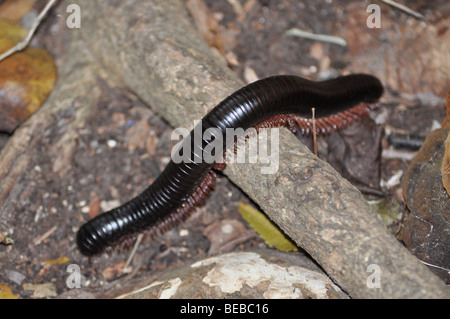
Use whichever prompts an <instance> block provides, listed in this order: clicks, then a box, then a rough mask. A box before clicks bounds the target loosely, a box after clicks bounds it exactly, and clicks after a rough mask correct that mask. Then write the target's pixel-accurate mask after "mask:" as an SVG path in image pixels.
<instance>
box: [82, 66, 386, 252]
mask: <svg viewBox="0 0 450 319" xmlns="http://www.w3.org/2000/svg"><path fill="white" fill-rule="evenodd" d="M382 93H383V86H382V84H381V83H380V81H379V80H378V79H377V78H376V77H374V76H371V75H366V74H353V75H348V76H343V77H339V78H335V79H331V80H326V81H321V82H313V81H310V80H306V79H304V78H301V77H297V76H288V75H286V76H273V77H269V78H265V79H262V80H259V81H256V82H254V83H251V84H249V85H247V86H245V87H243V88H241V89H239V90H238V91H236V92H234V93H233V94H231V95H230V96H228V97H227V98H226V99H225V100H223V101H222V102H221V103H219V104H218V105H217V106H216V107H215V108H214V109H212V110H211V111H210V112H209V113H208V114H207V115H206V116H205V117H204V118H203V119H202V121H201V127H202V128H201V129H202V133H203V132H204V131H205V130H207V129H209V128H214V129H215V132H218V135H217V134H216V136H214V135H213V136H212V137H211V138H203V139H202V140H201V141H200V143H199V144H198V143H197V144H198V145H197V144H195V142H193V141H194V140H195V139H194V138H193V132H194V130H192V131H191V134H190V135H189V136H187V137H186V138H185V139H184V140H183V142H184V141H187V143H191V144H192V147H191V152H192V154H190V156H189V158H190V160H188V161H183V162H181V163H178V162H177V163H176V162H175V161H174V160H173V159H172V160H171V161H170V163H169V164H168V165H167V167H166V168H165V169H164V171H163V172H162V173H161V175H160V176H159V177H158V178H157V179H156V180H155V182H154V183H153V184H152V185H150V186H149V187H148V188H147V189H146V190H144V191H143V192H142V193H141V194H140V195H139V196H137V197H135V198H134V199H132V200H130V201H129V202H127V203H125V204H123V205H122V206H120V207H118V208H115V209H113V210H111V211H109V212H106V213H103V214H101V215H99V216H97V217H95V218H93V219H92V220H90V221H89V222H87V223H86V224H84V225H83V226H82V227H81V228H80V230H79V231H78V233H77V244H78V247H79V249H80V251H81V253H82V254H84V255H87V256H92V255H95V254H98V253H100V252H102V251H103V250H104V249H105V248H106V247H108V246H111V245H112V244H115V243H116V242H118V241H119V240H120V239H121V238H123V237H125V236H129V235H132V234H136V233H139V232H141V231H143V230H144V229H149V230H150V232H151V233H155V232H163V231H165V230H168V229H169V228H171V227H174V226H176V225H177V224H179V223H180V222H181V221H183V220H185V219H186V218H187V217H188V216H189V214H190V213H191V212H192V210H193V209H194V208H195V207H196V206H198V205H199V204H200V203H201V202H202V201H203V199H204V198H205V197H206V196H207V195H208V194H209V192H210V190H211V187H212V184H213V182H214V179H215V178H216V174H215V172H214V170H213V168H214V165H216V164H215V163H214V162H211V161H208V162H207V161H205V160H201V159H200V160H198V159H199V158H198V154H201V153H198V151H202V150H204V149H205V147H206V146H207V145H208V144H210V143H211V142H212V141H213V140H214V139H215V138H222V141H223V142H224V143H225V142H226V139H225V138H223V136H224V135H225V131H226V129H229V128H242V129H243V130H247V129H248V128H251V127H255V126H276V125H278V126H279V125H281V124H282V125H286V124H292V120H293V121H295V122H296V123H297V124H298V126H299V127H300V129H301V131H302V132H309V131H310V130H311V119H310V113H311V108H315V116H316V128H317V131H318V132H323V133H326V132H329V131H331V130H337V129H341V128H343V127H346V126H347V125H349V124H351V123H352V122H353V121H356V120H358V119H359V118H361V117H363V116H365V115H367V114H368V112H369V110H370V109H371V108H373V104H361V103H363V102H364V103H372V102H375V101H376V100H377V99H378V98H379V97H380V96H381V95H382ZM288 115H289V117H288ZM291 115H293V116H292V117H291ZM220 135H222V136H220ZM201 136H205V135H203V134H201ZM224 147H225V148H224V149H226V148H227V147H230V145H228V144H227V145H224ZM194 159H197V160H194Z"/></svg>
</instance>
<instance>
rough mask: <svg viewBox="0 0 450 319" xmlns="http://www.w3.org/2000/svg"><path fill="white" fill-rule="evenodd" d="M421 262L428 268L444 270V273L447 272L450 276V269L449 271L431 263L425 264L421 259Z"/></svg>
mask: <svg viewBox="0 0 450 319" xmlns="http://www.w3.org/2000/svg"><path fill="white" fill-rule="evenodd" d="M419 261H420V262H421V263H422V264H424V265H427V266H430V267H433V268H436V269H441V270H444V271H446V272H448V273H449V274H450V269H447V268H444V267H440V266H437V265H433V264H429V263H426V262H424V261H423V260H420V259H419Z"/></svg>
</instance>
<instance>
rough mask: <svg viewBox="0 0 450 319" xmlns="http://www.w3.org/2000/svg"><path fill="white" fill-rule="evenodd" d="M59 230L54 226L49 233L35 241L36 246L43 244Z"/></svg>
mask: <svg viewBox="0 0 450 319" xmlns="http://www.w3.org/2000/svg"><path fill="white" fill-rule="evenodd" d="M57 229H58V228H57V227H56V226H53V227H52V228H50V229H49V230H48V231H46V232H45V233H44V234H43V235H41V236H39V237H38V238H36V239H35V240H34V242H33V243H34V245H35V246H37V245H39V244H40V243H42V242H43V241H44V240H46V239H47V238H48V237H50V235H51V234H53V233H54V232H55V231H56V230H57Z"/></svg>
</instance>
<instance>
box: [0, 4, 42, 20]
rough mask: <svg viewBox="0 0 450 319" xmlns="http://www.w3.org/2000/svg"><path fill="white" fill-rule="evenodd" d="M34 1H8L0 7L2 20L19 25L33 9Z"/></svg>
mask: <svg viewBox="0 0 450 319" xmlns="http://www.w3.org/2000/svg"><path fill="white" fill-rule="evenodd" d="M33 4H34V0H6V1H5V2H4V3H2V5H0V19H4V20H7V21H8V22H11V23H19V21H20V19H22V17H23V16H24V15H25V14H27V13H28V12H30V11H31V9H33Z"/></svg>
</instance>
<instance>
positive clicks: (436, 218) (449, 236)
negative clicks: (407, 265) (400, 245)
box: [402, 127, 450, 283]
mask: <svg viewBox="0 0 450 319" xmlns="http://www.w3.org/2000/svg"><path fill="white" fill-rule="evenodd" d="M449 132H450V127H447V128H442V129H438V130H435V131H433V132H431V133H430V134H429V136H428V137H427V138H426V140H425V142H424V144H423V146H422V147H421V149H420V150H419V152H418V154H417V155H416V157H415V158H414V160H413V161H412V162H411V166H410V168H409V170H408V172H407V173H406V176H405V178H404V181H403V196H404V198H405V201H406V205H407V206H408V208H409V210H410V214H409V215H408V216H407V217H406V218H405V220H404V230H403V235H402V237H403V241H404V242H405V244H406V246H407V247H408V249H409V250H410V251H411V253H412V254H414V255H415V256H417V257H418V258H419V259H420V260H422V261H423V262H426V263H428V264H431V265H433V266H430V270H431V271H432V272H434V273H435V274H436V275H438V276H439V277H441V278H442V279H443V280H445V281H446V282H447V283H449V282H450V273H449V271H448V268H449V265H450V227H449V222H450V196H449V195H448V194H447V192H446V191H445V189H444V187H443V185H442V179H441V162H442V158H443V156H444V148H445V140H446V138H447V135H448V134H449Z"/></svg>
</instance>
